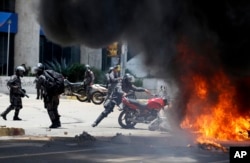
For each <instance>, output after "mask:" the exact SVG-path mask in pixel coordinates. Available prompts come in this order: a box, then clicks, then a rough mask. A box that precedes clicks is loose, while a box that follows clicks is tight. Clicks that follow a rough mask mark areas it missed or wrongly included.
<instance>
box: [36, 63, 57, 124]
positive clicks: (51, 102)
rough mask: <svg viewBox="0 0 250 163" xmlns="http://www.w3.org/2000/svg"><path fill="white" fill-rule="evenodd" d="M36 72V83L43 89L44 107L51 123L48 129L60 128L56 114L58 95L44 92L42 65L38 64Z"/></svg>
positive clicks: (44, 80)
mask: <svg viewBox="0 0 250 163" xmlns="http://www.w3.org/2000/svg"><path fill="white" fill-rule="evenodd" d="M36 71H37V75H38V76H39V78H38V83H39V84H41V85H42V86H43V88H44V94H43V98H44V99H43V102H44V107H45V108H46V109H47V112H48V115H49V118H50V120H51V122H52V124H51V125H50V127H49V128H58V127H61V122H60V115H59V113H58V105H59V99H60V95H59V94H58V95H50V94H48V91H47V90H46V87H45V85H46V82H47V81H46V78H45V75H44V67H43V65H42V64H38V66H37V70H36Z"/></svg>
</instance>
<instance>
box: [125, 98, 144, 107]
mask: <svg viewBox="0 0 250 163" xmlns="http://www.w3.org/2000/svg"><path fill="white" fill-rule="evenodd" d="M122 103H123V104H124V105H125V106H128V107H129V108H130V109H132V110H136V109H138V108H146V107H147V104H144V103H141V102H139V101H138V100H135V99H129V98H125V97H123V98H122Z"/></svg>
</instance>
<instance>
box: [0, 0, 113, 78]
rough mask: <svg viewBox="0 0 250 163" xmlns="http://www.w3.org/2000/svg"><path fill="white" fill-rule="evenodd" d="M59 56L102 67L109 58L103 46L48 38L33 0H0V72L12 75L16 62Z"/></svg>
mask: <svg viewBox="0 0 250 163" xmlns="http://www.w3.org/2000/svg"><path fill="white" fill-rule="evenodd" d="M62 59H63V60H66V63H67V64H73V63H81V64H89V65H91V66H93V67H95V68H97V69H103V70H106V69H107V67H108V66H110V60H111V59H110V58H107V56H105V50H103V49H91V48H88V47H85V46H83V45H77V46H71V47H61V46H60V45H57V44H54V43H53V42H51V41H50V40H48V39H47V38H46V36H45V35H44V34H43V32H42V30H41V28H40V26H39V24H38V23H37V21H36V17H35V14H34V11H33V8H32V1H30V0H0V75H12V74H13V73H14V70H15V67H16V66H18V65H23V64H24V65H25V66H26V67H27V68H29V67H33V66H34V65H36V63H38V62H41V63H47V62H52V61H58V62H61V60H62Z"/></svg>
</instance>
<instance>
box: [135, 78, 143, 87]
mask: <svg viewBox="0 0 250 163" xmlns="http://www.w3.org/2000/svg"><path fill="white" fill-rule="evenodd" d="M134 85H135V86H137V87H142V86H143V79H140V78H135V82H134Z"/></svg>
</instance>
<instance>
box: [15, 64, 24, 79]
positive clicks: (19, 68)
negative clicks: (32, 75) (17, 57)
mask: <svg viewBox="0 0 250 163" xmlns="http://www.w3.org/2000/svg"><path fill="white" fill-rule="evenodd" d="M24 72H25V68H24V67H23V66H17V67H16V75H17V76H21V77H23V73H24Z"/></svg>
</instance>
